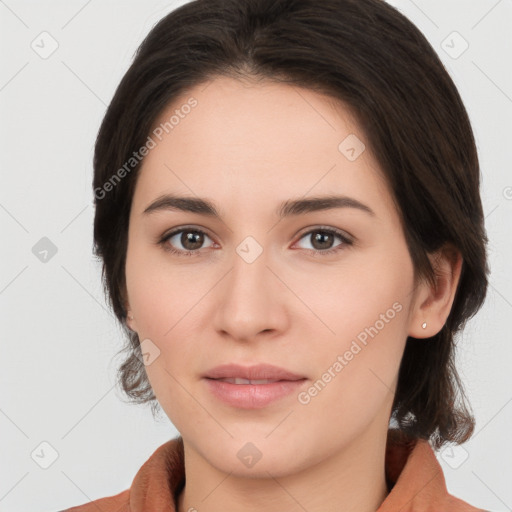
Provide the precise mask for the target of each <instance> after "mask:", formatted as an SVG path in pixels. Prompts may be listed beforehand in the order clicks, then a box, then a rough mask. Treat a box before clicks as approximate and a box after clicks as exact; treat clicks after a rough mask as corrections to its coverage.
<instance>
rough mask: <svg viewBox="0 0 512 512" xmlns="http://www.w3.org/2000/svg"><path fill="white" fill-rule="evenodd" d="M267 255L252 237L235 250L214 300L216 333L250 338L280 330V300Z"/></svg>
mask: <svg viewBox="0 0 512 512" xmlns="http://www.w3.org/2000/svg"><path fill="white" fill-rule="evenodd" d="M270 254H271V252H270V251H268V250H266V249H265V248H264V247H263V245H262V244H260V243H259V242H258V241H256V239H255V238H253V237H247V238H245V239H244V240H242V242H241V243H240V244H239V245H238V246H237V247H236V248H235V253H234V254H233V257H232V260H231V261H232V265H231V267H232V268H231V271H230V272H229V273H228V275H227V276H226V278H225V283H224V286H223V287H222V289H221V291H220V293H221V296H220V297H218V299H217V301H216V313H215V318H216V320H215V323H216V328H217V329H218V330H222V331H225V332H228V333H229V334H231V336H232V337H233V338H239V339H242V338H243V339H250V338H251V337H253V336H255V335H256V334H258V332H261V331H263V330H269V329H270V330H272V329H278V328H281V327H283V325H282V320H283V318H284V310H283V309H282V306H283V304H282V300H283V297H282V295H281V292H280V291H279V290H278V289H277V288H278V287H279V285H278V283H276V281H278V280H277V279H276V277H275V276H274V274H273V272H271V271H270V270H269V268H267V265H268V266H269V267H272V262H271V261H270Z"/></svg>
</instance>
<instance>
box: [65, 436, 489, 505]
mask: <svg viewBox="0 0 512 512" xmlns="http://www.w3.org/2000/svg"><path fill="white" fill-rule="evenodd" d="M385 473H386V475H385V476H386V483H387V486H388V491H389V494H388V495H387V497H386V499H385V500H384V501H383V502H382V504H381V505H380V507H379V508H378V510H377V512H485V511H484V510H483V509H479V508H475V507H473V506H471V505H469V504H468V503H466V502H464V501H462V500H460V499H458V498H456V497H454V496H452V495H450V494H449V493H448V491H447V488H446V483H445V479H444V476H443V471H442V468H441V466H440V464H439V462H438V460H437V458H436V456H435V454H434V451H433V449H432V447H431V445H430V444H429V442H428V441H426V440H423V439H413V438H410V437H407V436H406V435H405V434H404V433H403V432H401V431H400V430H398V429H389V430H388V435H387V443H386V456H385ZM184 486H185V465H184V448H183V439H182V438H181V436H179V437H177V438H174V439H171V440H170V441H167V442H166V443H164V444H163V445H161V446H160V447H159V448H157V449H156V450H155V451H154V452H153V454H152V455H151V456H150V458H149V459H148V460H147V461H146V462H145V463H144V464H143V466H142V467H141V468H140V469H139V471H138V472H137V474H136V475H135V478H134V479H133V482H132V485H131V487H130V489H127V490H125V491H123V492H122V493H120V494H118V495H116V496H112V497H110V498H102V499H100V500H96V501H94V502H90V503H88V504H86V505H82V506H80V507H75V508H72V509H68V512H89V511H91V512H92V511H93V510H94V512H97V510H98V508H97V507H99V508H100V509H101V510H102V511H103V512H176V503H177V498H178V496H179V494H180V492H181V491H182V490H183V488H184Z"/></svg>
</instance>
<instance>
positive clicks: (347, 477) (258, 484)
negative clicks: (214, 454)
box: [177, 425, 388, 512]
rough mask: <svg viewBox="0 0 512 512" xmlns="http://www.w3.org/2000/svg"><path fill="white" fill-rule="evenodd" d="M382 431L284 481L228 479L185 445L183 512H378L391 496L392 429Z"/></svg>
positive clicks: (371, 429) (180, 510)
mask: <svg viewBox="0 0 512 512" xmlns="http://www.w3.org/2000/svg"><path fill="white" fill-rule="evenodd" d="M376 427H377V425H371V426H370V427H369V429H367V431H366V432H365V433H363V434H362V435H359V436H358V437H357V438H355V439H354V440H353V441H352V442H351V443H350V445H349V446H346V447H344V448H343V449H342V450H340V451H338V452H336V453H333V455H332V456H331V457H328V458H326V459H324V460H322V461H321V462H320V463H318V464H315V465H314V466H309V467H307V468H306V469H304V470H301V471H298V472H294V473H291V474H288V475H286V476H282V477H279V478H275V477H272V475H271V474H270V473H269V476H268V478H247V477H243V476H235V475H233V474H230V475H228V474H226V473H224V472H222V471H219V470H218V469H216V468H215V467H214V466H212V465H211V464H209V463H208V461H206V460H205V459H204V458H202V457H201V456H200V455H199V454H198V453H197V452H196V451H194V450H193V449H192V448H191V447H190V446H188V445H187V443H186V442H185V441H184V449H185V461H186V464H185V478H186V485H185V488H184V489H183V492H182V493H181V494H180V496H179V500H178V508H177V512H190V511H195V510H197V511H204V512H225V511H226V510H236V511H238V512H260V511H261V510H265V511H266V512H278V511H279V512H282V511H283V510H286V511H287V512H292V511H293V512H295V511H297V512H303V511H304V510H307V511H308V512H320V511H322V512H323V511H325V510H336V511H337V512H356V511H357V512H375V511H376V510H377V509H378V508H379V506H380V505H381V503H382V502H383V501H384V499H385V498H386V496H387V494H388V490H387V485H386V478H385V453H386V436H387V429H386V430H383V429H382V426H381V425H378V427H379V428H380V430H376Z"/></svg>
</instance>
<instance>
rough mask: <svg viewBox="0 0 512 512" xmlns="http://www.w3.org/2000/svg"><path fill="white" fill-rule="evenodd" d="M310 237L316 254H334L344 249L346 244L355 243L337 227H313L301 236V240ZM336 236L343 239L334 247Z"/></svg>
mask: <svg viewBox="0 0 512 512" xmlns="http://www.w3.org/2000/svg"><path fill="white" fill-rule="evenodd" d="M308 237H309V239H310V240H311V242H312V245H313V248H312V249H310V250H311V251H313V254H314V255H315V256H316V255H320V256H325V255H327V254H332V253H335V252H338V251H341V250H343V249H344V248H345V247H346V246H350V245H352V244H353V241H352V240H351V239H350V238H349V237H348V236H347V235H346V234H345V233H343V232H342V231H340V230H338V229H335V228H324V227H319V228H315V229H311V230H309V231H308V232H306V233H304V234H303V235H302V236H301V240H302V239H307V238H308ZM336 238H338V239H339V240H341V243H339V244H337V245H335V246H334V247H333V245H332V244H333V243H334V240H335V239H336ZM303 248H304V247H303ZM306 249H307V248H306Z"/></svg>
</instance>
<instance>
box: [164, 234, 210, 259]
mask: <svg viewBox="0 0 512 512" xmlns="http://www.w3.org/2000/svg"><path fill="white" fill-rule="evenodd" d="M205 238H209V239H210V240H211V238H210V237H209V236H208V235H207V234H206V233H205V232H204V231H203V230H201V229H197V228H180V229H177V230H174V231H172V232H171V233H168V234H167V235H164V237H163V238H162V239H161V240H160V241H159V243H160V244H161V245H162V246H163V248H164V249H165V250H166V251H169V252H171V253H173V254H177V255H178V256H195V255H196V254H198V253H199V249H201V248H202V245H203V244H204V241H205ZM176 245H178V246H179V245H181V246H182V247H183V249H182V248H180V247H178V248H176Z"/></svg>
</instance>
